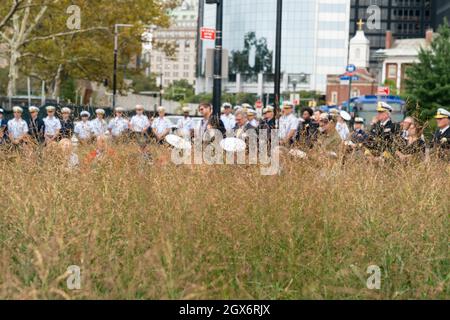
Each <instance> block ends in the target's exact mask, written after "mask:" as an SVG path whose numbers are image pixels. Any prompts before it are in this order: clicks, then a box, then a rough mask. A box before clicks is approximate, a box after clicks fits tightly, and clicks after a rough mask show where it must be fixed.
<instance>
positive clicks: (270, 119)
mask: <svg viewBox="0 0 450 320" xmlns="http://www.w3.org/2000/svg"><path fill="white" fill-rule="evenodd" d="M273 111H274V108H273V107H272V106H267V107H266V108H264V110H263V119H262V120H261V122H260V123H259V127H258V128H259V129H260V130H264V129H265V130H267V135H268V136H270V131H271V130H272V129H275V126H276V121H275V114H274V112H273Z"/></svg>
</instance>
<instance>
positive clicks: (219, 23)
mask: <svg viewBox="0 0 450 320" xmlns="http://www.w3.org/2000/svg"><path fill="white" fill-rule="evenodd" d="M206 4H216V42H215V48H214V85H213V117H214V120H215V121H216V122H217V123H219V119H220V102H221V96H222V29H223V0H206Z"/></svg>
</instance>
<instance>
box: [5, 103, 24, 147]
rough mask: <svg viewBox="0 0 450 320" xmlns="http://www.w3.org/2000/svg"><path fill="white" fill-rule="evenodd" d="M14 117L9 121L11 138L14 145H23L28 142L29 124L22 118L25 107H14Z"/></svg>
mask: <svg viewBox="0 0 450 320" xmlns="http://www.w3.org/2000/svg"><path fill="white" fill-rule="evenodd" d="M13 113H14V118H13V119H11V120H9V121H8V134H9V140H10V141H11V143H12V144H13V145H16V146H17V145H21V144H23V143H24V142H26V140H27V139H26V138H27V135H28V125H27V123H26V121H25V120H23V119H22V114H23V109H22V108H21V107H13Z"/></svg>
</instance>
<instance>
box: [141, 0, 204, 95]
mask: <svg viewBox="0 0 450 320" xmlns="http://www.w3.org/2000/svg"><path fill="white" fill-rule="evenodd" d="M197 4H198V1H195V0H190V1H183V3H182V4H181V6H180V7H179V8H177V9H175V10H174V11H173V12H171V16H172V26H171V27H170V28H167V29H156V30H155V31H154V32H153V33H152V40H153V43H165V44H168V43H169V44H172V45H174V46H175V49H176V50H175V54H174V55H173V56H167V55H166V53H165V51H164V50H162V49H158V47H157V46H153V48H151V49H150V50H149V51H148V53H147V54H146V55H145V56H144V59H146V60H147V61H149V62H150V69H149V70H147V73H154V74H156V75H158V76H159V77H158V78H161V77H160V76H161V74H162V82H163V87H167V86H169V85H170V84H171V83H172V82H174V81H177V80H187V81H189V83H190V84H192V85H194V84H195V80H196V55H197V50H196V42H197V25H198V5H197Z"/></svg>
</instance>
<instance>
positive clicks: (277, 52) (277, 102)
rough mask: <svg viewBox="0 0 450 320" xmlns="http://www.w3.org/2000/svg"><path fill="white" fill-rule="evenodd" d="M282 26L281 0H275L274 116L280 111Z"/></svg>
mask: <svg viewBox="0 0 450 320" xmlns="http://www.w3.org/2000/svg"><path fill="white" fill-rule="evenodd" d="M282 26H283V0H277V26H276V40H275V81H274V82H275V88H274V94H275V116H277V114H278V113H279V112H280V98H281V92H280V87H281V37H282Z"/></svg>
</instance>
